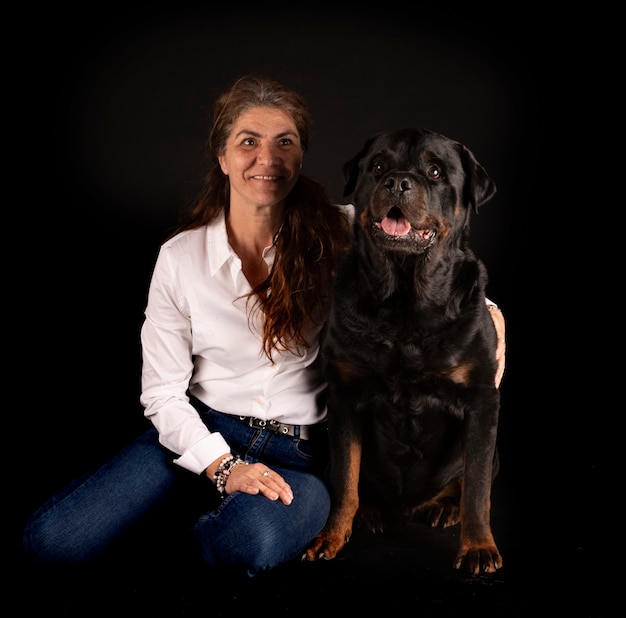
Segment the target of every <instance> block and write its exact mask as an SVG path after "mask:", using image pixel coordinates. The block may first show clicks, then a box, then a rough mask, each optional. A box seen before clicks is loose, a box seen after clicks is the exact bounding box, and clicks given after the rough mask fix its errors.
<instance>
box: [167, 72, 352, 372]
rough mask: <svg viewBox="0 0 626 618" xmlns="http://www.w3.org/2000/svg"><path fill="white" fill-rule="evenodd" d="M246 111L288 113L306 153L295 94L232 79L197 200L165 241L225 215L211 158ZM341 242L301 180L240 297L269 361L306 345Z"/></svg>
mask: <svg viewBox="0 0 626 618" xmlns="http://www.w3.org/2000/svg"><path fill="white" fill-rule="evenodd" d="M253 107H276V108H279V109H281V110H282V111H283V112H285V113H287V114H289V116H291V118H292V119H293V121H294V123H295V125H296V128H297V130H298V134H299V137H300V142H301V144H302V149H303V151H306V150H307V148H308V144H309V131H310V126H311V115H310V112H309V110H308V107H307V105H306V102H305V100H304V99H303V98H302V96H301V95H299V94H298V93H296V92H294V91H293V90H290V89H289V88H287V87H285V86H283V85H282V84H280V83H278V82H276V81H274V80H272V79H268V78H266V77H262V76H257V75H246V76H244V77H241V78H239V79H238V80H237V81H236V82H235V83H234V84H233V85H232V86H231V87H230V89H229V90H227V91H226V92H224V93H223V94H222V95H220V96H219V97H218V99H217V101H216V103H215V108H214V112H213V124H212V127H211V130H210V133H209V143H208V147H209V155H210V158H211V167H210V169H209V172H208V173H207V175H206V177H205V179H204V185H203V187H202V189H201V192H200V196H199V197H198V199H197V200H196V202H195V203H194V204H192V205H191V207H190V208H189V209H188V210H186V211H184V212H183V213H182V216H181V219H180V222H179V224H178V226H177V228H176V229H175V230H174V232H173V233H172V234H171V235H170V236H173V235H175V234H177V233H179V232H182V231H184V230H190V229H194V228H198V227H200V226H202V225H207V224H208V223H210V222H211V221H213V220H214V219H215V218H216V217H218V216H219V215H220V213H222V212H224V213H228V208H229V197H230V187H229V183H228V178H227V176H225V175H224V173H223V172H222V170H221V168H220V166H219V163H218V156H219V155H221V154H223V152H224V149H225V147H226V142H227V140H228V137H229V135H230V132H231V131H232V127H233V125H234V123H235V121H236V120H237V118H238V117H239V116H240V115H241V114H242V113H243V112H245V111H247V110H249V109H251V108H253ZM349 238H350V225H349V222H348V219H347V217H346V216H345V214H344V213H343V212H342V211H341V209H340V208H338V207H337V206H336V205H333V204H331V203H330V201H329V199H328V197H327V194H326V190H325V189H324V187H323V186H322V185H321V184H320V183H318V182H316V181H314V180H312V179H311V178H308V177H306V176H304V175H302V174H301V175H300V177H299V178H298V181H297V183H296V185H295V186H294V188H293V190H292V191H291V193H290V194H289V196H288V197H287V200H286V208H285V221H284V222H283V225H282V227H281V229H280V232H279V234H278V235H277V236H276V238H275V240H274V244H275V246H276V258H275V259H274V264H273V267H272V269H271V271H270V273H269V275H268V277H267V279H265V281H263V282H261V283H260V284H259V285H257V286H256V287H255V288H254V289H253V290H252V291H251V292H250V293H249V294H248V295H247V296H248V300H249V301H251V308H252V309H259V310H261V311H262V312H263V317H264V319H263V333H262V338H263V351H264V352H265V354H266V356H267V357H268V358H269V359H270V360H271V359H272V353H273V352H274V351H285V350H289V351H292V352H297V351H298V349H299V348H300V347H302V346H307V345H309V344H310V343H311V342H308V341H307V340H306V336H305V331H306V328H307V326H308V325H310V323H311V321H317V323H321V321H323V320H324V319H325V317H326V311H327V303H328V300H329V292H330V284H331V280H332V277H333V275H334V271H335V265H336V262H337V259H338V257H339V255H340V254H341V253H342V252H343V250H344V249H345V248H346V247H347V245H348V242H349ZM270 292H271V293H270Z"/></svg>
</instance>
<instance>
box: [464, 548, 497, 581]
mask: <svg viewBox="0 0 626 618" xmlns="http://www.w3.org/2000/svg"><path fill="white" fill-rule="evenodd" d="M502 564H503V562H502V556H501V555H500V552H499V551H498V548H497V547H496V546H495V545H489V546H484V547H469V548H463V549H460V550H459V552H458V554H457V555H456V558H455V560H454V568H455V569H457V570H463V571H466V572H467V573H470V574H472V575H483V574H485V573H495V572H496V571H497V570H498V569H500V568H502Z"/></svg>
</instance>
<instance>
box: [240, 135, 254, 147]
mask: <svg viewBox="0 0 626 618" xmlns="http://www.w3.org/2000/svg"><path fill="white" fill-rule="evenodd" d="M254 144H256V142H255V141H254V138H253V137H247V138H246V139H244V140H243V145H244V146H254Z"/></svg>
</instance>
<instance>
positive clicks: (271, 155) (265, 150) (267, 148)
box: [257, 144, 280, 165]
mask: <svg viewBox="0 0 626 618" xmlns="http://www.w3.org/2000/svg"><path fill="white" fill-rule="evenodd" d="M257 159H258V160H259V162H260V163H263V164H265V165H274V164H275V163H278V162H279V161H280V153H279V150H278V148H276V147H275V146H273V145H271V144H262V145H261V146H260V147H259V150H258V151H257Z"/></svg>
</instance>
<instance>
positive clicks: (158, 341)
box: [140, 207, 351, 474]
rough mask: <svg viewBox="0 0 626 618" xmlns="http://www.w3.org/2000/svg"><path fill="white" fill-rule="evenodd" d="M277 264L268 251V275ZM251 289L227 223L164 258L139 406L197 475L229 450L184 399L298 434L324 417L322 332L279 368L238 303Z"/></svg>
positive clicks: (156, 277)
mask: <svg viewBox="0 0 626 618" xmlns="http://www.w3.org/2000/svg"><path fill="white" fill-rule="evenodd" d="M350 208H351V207H350ZM274 254H275V248H274V247H268V248H266V249H265V251H264V254H263V257H264V259H265V262H266V263H267V264H268V266H269V267H271V265H272V262H273V259H274ZM250 289H251V288H250V284H249V283H248V281H247V279H246V278H245V276H244V274H243V271H242V268H241V260H240V259H239V257H238V256H237V254H236V253H235V252H234V251H233V250H232V248H231V247H230V245H229V243H228V237H227V233H226V225H225V222H224V217H223V216H221V217H219V218H218V219H217V220H216V221H214V222H212V223H211V224H210V225H208V226H204V227H201V228H198V229H195V230H190V231H185V232H182V233H181V234H178V235H177V236H175V237H174V238H172V239H170V240H169V241H167V242H166V243H164V244H163V245H162V246H161V248H160V251H159V254H158V257H157V260H156V264H155V267H154V272H153V275H152V280H151V283H150V288H149V293H148V302H147V307H146V311H145V321H144V323H143V326H142V329H141V344H142V354H143V367H142V393H141V398H140V400H141V403H142V405H143V406H144V408H145V411H144V413H145V416H146V417H147V418H149V419H150V420H151V421H152V423H153V424H154V426H155V427H156V428H157V430H158V432H159V436H160V442H161V444H163V445H164V446H165V447H167V448H168V449H170V450H171V451H173V452H174V453H176V454H178V455H180V457H179V458H177V459H175V460H174V461H175V462H176V463H177V464H178V465H180V466H182V467H183V468H186V469H188V470H191V471H193V472H196V473H198V474H199V473H201V472H202V471H204V470H205V469H206V467H207V466H208V465H209V464H210V463H211V462H212V461H214V460H215V459H217V458H218V457H219V456H220V455H222V454H223V453H226V452H229V451H230V448H229V446H228V444H227V443H226V442H225V440H224V438H223V437H222V436H221V435H220V434H219V433H211V432H210V431H209V430H208V429H207V427H206V426H205V424H204V423H203V422H202V420H201V419H200V417H199V415H198V413H197V412H196V410H195V408H194V407H193V406H192V405H191V404H190V403H189V399H188V397H187V394H186V392H187V389H189V390H190V392H191V393H192V394H193V395H194V396H195V397H197V398H198V399H200V400H201V401H203V402H204V403H206V404H207V405H208V406H210V407H212V408H214V409H215V410H219V411H220V412H224V413H227V414H233V415H241V416H255V417H257V418H260V419H275V420H279V421H281V422H284V423H290V424H294V425H310V424H314V423H318V422H320V421H321V420H323V419H324V418H325V417H326V409H325V407H324V406H322V404H320V403H319V397H318V395H319V394H320V393H321V392H322V391H323V390H324V389H325V387H326V383H325V381H324V378H323V377H322V373H321V368H320V366H319V358H318V352H319V341H318V340H319V331H320V329H321V325H315V326H313V325H312V326H311V328H310V329H309V331H307V332H306V333H305V335H306V338H307V341H310V342H311V345H310V347H308V348H306V349H303V350H302V351H301V355H297V354H293V353H280V352H276V353H275V354H274V364H272V363H271V362H270V361H269V360H268V359H267V357H266V356H265V355H264V353H263V351H262V342H261V336H260V334H259V333H260V328H258V329H257V328H255V326H256V327H259V321H258V319H256V318H255V319H254V320H252V322H249V320H248V315H247V313H246V309H245V303H246V299H238V298H239V297H240V296H242V295H243V294H246V293H247V292H249V291H250ZM257 313H258V312H257Z"/></svg>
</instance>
